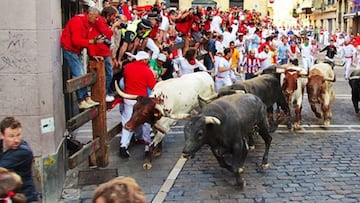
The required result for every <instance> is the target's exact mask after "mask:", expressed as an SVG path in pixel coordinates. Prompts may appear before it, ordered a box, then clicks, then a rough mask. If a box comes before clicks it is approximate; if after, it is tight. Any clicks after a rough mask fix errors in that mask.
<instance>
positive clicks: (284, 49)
mask: <svg viewBox="0 0 360 203" xmlns="http://www.w3.org/2000/svg"><path fill="white" fill-rule="evenodd" d="M288 56H289V44H288V41H287V37H283V38H282V39H281V44H280V45H279V46H278V48H277V61H278V64H279V65H283V64H287V63H288Z"/></svg>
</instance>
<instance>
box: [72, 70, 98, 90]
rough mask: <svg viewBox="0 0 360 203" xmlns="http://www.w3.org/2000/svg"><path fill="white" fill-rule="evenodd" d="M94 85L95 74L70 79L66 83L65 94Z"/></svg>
mask: <svg viewBox="0 0 360 203" xmlns="http://www.w3.org/2000/svg"><path fill="white" fill-rule="evenodd" d="M95 83H96V73H95V72H91V73H87V74H85V75H83V76H80V77H77V78H72V79H70V80H67V81H66V90H65V91H66V93H71V92H74V91H76V90H78V89H80V88H83V87H87V86H90V85H93V84H95Z"/></svg>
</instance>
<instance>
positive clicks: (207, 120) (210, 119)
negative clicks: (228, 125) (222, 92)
mask: <svg viewBox="0 0 360 203" xmlns="http://www.w3.org/2000/svg"><path fill="white" fill-rule="evenodd" d="M205 123H206V124H217V125H220V124H221V121H220V120H219V119H218V118H216V117H214V116H205Z"/></svg>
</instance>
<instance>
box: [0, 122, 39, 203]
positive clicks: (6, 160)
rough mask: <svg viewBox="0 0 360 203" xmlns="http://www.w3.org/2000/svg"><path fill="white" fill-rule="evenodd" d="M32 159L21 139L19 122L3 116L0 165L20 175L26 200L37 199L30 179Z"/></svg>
mask: <svg viewBox="0 0 360 203" xmlns="http://www.w3.org/2000/svg"><path fill="white" fill-rule="evenodd" d="M33 159H34V156H33V152H32V150H31V148H30V146H29V144H28V143H27V142H26V141H24V140H23V139H22V134H21V123H20V122H19V121H18V120H16V119H15V118H14V117H6V118H4V119H3V120H2V121H1V122H0V167H3V168H6V169H8V170H11V171H13V172H15V173H16V174H18V175H19V176H20V177H21V179H22V181H23V184H22V187H21V193H23V194H24V195H25V196H26V198H27V202H36V201H37V200H38V192H37V191H36V188H35V184H34V181H33V179H32V162H33ZM0 182H1V181H0Z"/></svg>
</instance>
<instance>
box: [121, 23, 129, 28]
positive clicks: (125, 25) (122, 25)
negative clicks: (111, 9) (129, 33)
mask: <svg viewBox="0 0 360 203" xmlns="http://www.w3.org/2000/svg"><path fill="white" fill-rule="evenodd" d="M127 26H128V25H127V24H126V23H120V29H121V28H124V29H126V28H127Z"/></svg>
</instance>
